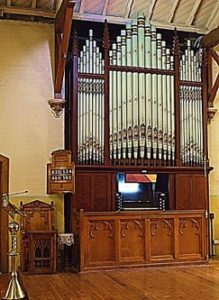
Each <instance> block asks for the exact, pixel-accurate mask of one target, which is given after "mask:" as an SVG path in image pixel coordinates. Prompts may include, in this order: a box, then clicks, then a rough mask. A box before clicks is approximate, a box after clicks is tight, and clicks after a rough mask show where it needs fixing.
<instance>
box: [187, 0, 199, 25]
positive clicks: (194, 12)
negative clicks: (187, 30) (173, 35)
mask: <svg viewBox="0 0 219 300" xmlns="http://www.w3.org/2000/svg"><path fill="white" fill-rule="evenodd" d="M201 2H202V0H196V1H195V3H194V5H193V8H192V11H191V14H190V16H189V17H188V19H187V22H186V24H188V25H192V22H193V21H194V19H195V16H196V14H197V12H198V10H199V8H200V5H201Z"/></svg>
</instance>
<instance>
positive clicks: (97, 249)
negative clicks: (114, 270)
mask: <svg viewBox="0 0 219 300" xmlns="http://www.w3.org/2000/svg"><path fill="white" fill-rule="evenodd" d="M88 235H89V236H88V249H87V250H88V262H89V265H92V264H93V263H95V264H104V265H110V264H114V261H115V224H114V221H108V220H101V221H94V220H93V221H89V223H88ZM88 262H87V263H88Z"/></svg>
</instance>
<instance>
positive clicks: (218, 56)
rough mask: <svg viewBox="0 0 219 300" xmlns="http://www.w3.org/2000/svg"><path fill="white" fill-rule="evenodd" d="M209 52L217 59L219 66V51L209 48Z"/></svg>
mask: <svg viewBox="0 0 219 300" xmlns="http://www.w3.org/2000/svg"><path fill="white" fill-rule="evenodd" d="M209 54H210V55H211V57H212V58H213V59H214V60H215V61H216V63H217V64H218V66H219V55H218V54H217V52H216V51H214V49H212V48H209Z"/></svg>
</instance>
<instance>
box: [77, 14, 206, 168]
mask: <svg viewBox="0 0 219 300" xmlns="http://www.w3.org/2000/svg"><path fill="white" fill-rule="evenodd" d="M108 54H109V65H108V63H107V65H106V66H104V59H103V58H102V53H101V51H100V49H99V47H98V46H97V43H96V41H95V40H94V39H93V31H92V30H89V38H88V39H87V40H86V42H85V45H83V49H82V51H81V52H80V56H79V58H78V66H79V67H78V72H79V76H78V77H79V79H78V161H79V163H82V164H86V163H89V164H93V163H94V164H95V163H97V164H101V163H103V162H104V147H105V145H104V123H105V121H106V120H105V119H104V107H105V104H104V84H105V85H106V84H109V155H110V159H111V161H112V162H114V163H117V162H120V161H121V162H122V161H123V162H127V163H129V162H130V161H131V162H133V161H135V162H137V161H142V162H143V164H144V163H145V161H149V160H152V161H154V162H155V163H154V164H155V165H156V164H157V163H158V164H159V162H161V161H162V162H166V163H167V164H169V165H174V164H175V135H176V128H175V122H176V120H175V107H176V101H178V98H177V99H175V96H176V91H175V86H176V84H177V85H179V101H180V105H179V106H180V112H179V116H180V124H179V128H180V155H181V160H182V163H183V164H185V165H194V164H202V163H203V117H202V115H203V101H202V85H201V81H202V78H201V66H200V53H199V52H198V51H196V52H195V51H194V50H193V49H192V47H191V41H190V40H188V41H187V46H186V49H185V50H184V52H183V53H181V56H180V60H179V65H180V69H179V70H175V57H174V56H173V50H172V49H170V48H168V47H167V45H166V42H165V41H164V40H163V39H162V36H161V34H160V33H158V32H157V30H156V28H155V26H153V25H151V24H150V23H149V22H148V21H147V20H146V19H145V17H144V15H143V14H139V15H138V16H137V19H136V20H133V21H132V22H131V23H130V24H127V25H126V28H125V29H124V30H121V32H120V35H119V36H117V38H116V41H115V42H114V43H112V46H111V48H110V49H109V53H108ZM107 61H108V60H107ZM178 71H179V76H180V78H179V80H178V79H177V74H178V73H177V72H178ZM107 72H108V73H107ZM106 74H108V75H109V77H108V76H105V75H106ZM82 75H83V76H82ZM106 78H109V83H107V82H104V80H106ZM177 81H178V82H177ZM105 92H108V89H105ZM105 139H106V138H105ZM156 162H157V163H156Z"/></svg>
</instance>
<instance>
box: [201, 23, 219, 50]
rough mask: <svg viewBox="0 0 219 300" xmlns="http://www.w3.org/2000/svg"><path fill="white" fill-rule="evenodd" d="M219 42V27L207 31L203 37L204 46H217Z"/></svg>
mask: <svg viewBox="0 0 219 300" xmlns="http://www.w3.org/2000/svg"><path fill="white" fill-rule="evenodd" d="M218 43H219V27H217V28H215V29H214V30H212V31H211V32H209V33H207V34H206V35H205V36H204V37H203V46H204V47H215V46H216V45H217V44H218Z"/></svg>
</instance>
